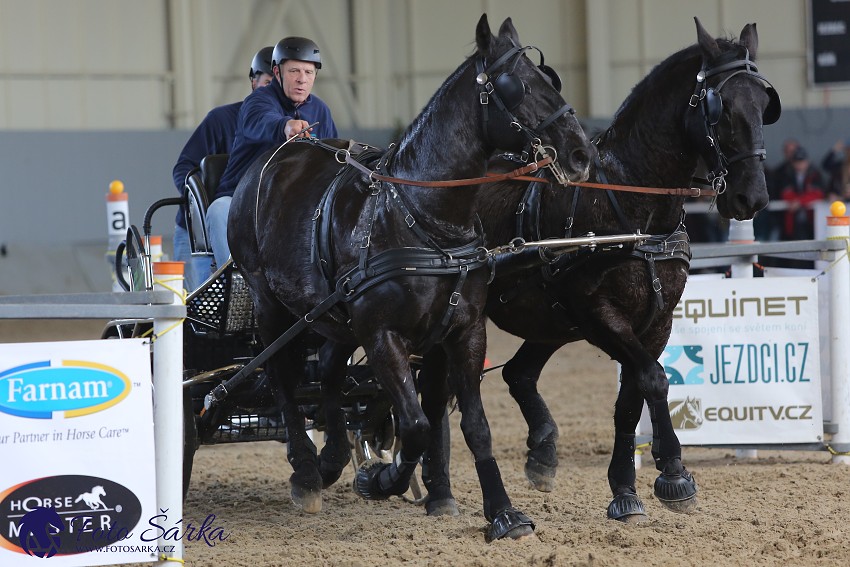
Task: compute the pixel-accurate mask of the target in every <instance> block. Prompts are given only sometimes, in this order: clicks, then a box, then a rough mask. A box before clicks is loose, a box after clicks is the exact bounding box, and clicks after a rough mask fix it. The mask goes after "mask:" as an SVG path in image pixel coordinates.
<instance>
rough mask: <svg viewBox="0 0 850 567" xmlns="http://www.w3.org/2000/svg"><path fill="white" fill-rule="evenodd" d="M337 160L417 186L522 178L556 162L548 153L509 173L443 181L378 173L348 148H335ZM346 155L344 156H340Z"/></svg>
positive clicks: (381, 178)
mask: <svg viewBox="0 0 850 567" xmlns="http://www.w3.org/2000/svg"><path fill="white" fill-rule="evenodd" d="M335 153H336V156H335V157H336V160H337V162H339V163H345V164H348V165H350V166H352V167H354V168H356V169H358V170H360V171H361V172H362V173H364V174H365V175H367V176H368V177H369V180H370V181H373V182H374V181H386V182H388V183H397V184H400V185H415V186H417V187H462V186H465V185H480V184H481V183H495V182H497V181H504V180H505V179H514V178H521V177H522V176H524V175H526V174H527V173H534V172H535V171H537V170H538V169H540V168H541V167H546V166H548V165H550V164H551V163H553V162H554V160H553V159H552V157H551V156H549V155H546V156H545V157H543V158H542V159H540V160H538V161H535V162H532V163H529V164H528V165H525V166H523V167H518V168H517V169H514V170H513V171H509V172H507V173H501V174H497V175H487V176H485V177H472V178H468V179H449V180H443V181H418V180H415V179H402V178H399V177H391V176H389V175H383V174H380V173H377V171H376V170H374V169H369V168H368V167H366V166H365V165H363V164H362V163H360V162H359V161H357V160H356V159H354V158H352V157H351V152H350V151H348V150H335ZM341 155H344V156H345V157H344V158H341V157H340V156H341Z"/></svg>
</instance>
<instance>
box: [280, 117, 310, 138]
mask: <svg viewBox="0 0 850 567" xmlns="http://www.w3.org/2000/svg"><path fill="white" fill-rule="evenodd" d="M312 130H313V129H312V128H310V123H309V122H307V121H306V120H290V121H289V122H287V123H286V127H284V129H283V132H284V133H285V134H286V138H287V139H289V138H291V137H292V136H296V135H297V136H298V137H299V138H309V137H310V132H311V131H312Z"/></svg>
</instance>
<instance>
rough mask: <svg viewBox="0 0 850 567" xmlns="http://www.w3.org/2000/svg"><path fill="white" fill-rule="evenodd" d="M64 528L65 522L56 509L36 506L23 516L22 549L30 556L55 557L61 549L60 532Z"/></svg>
mask: <svg viewBox="0 0 850 567" xmlns="http://www.w3.org/2000/svg"><path fill="white" fill-rule="evenodd" d="M64 530H65V523H64V522H63V521H62V518H61V517H60V516H59V513H58V512H56V509H54V508H48V507H41V506H39V507H38V508H34V509H33V510H31V511H29V512H27V513H26V514H24V517H23V518H21V531H20V539H21V549H23V550H24V552H25V553H26V554H27V555H30V556H33V555H34V556H36V557H41V558H47V557H53V556H54V555H56V552H57V551H59V544H60V541H59V533H60V532H62V531H64Z"/></svg>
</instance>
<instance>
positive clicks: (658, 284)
mask: <svg viewBox="0 0 850 567" xmlns="http://www.w3.org/2000/svg"><path fill="white" fill-rule="evenodd" d="M652 291H654V292H655V293H659V292H660V291H661V280H660V279H658V278H655V279H654V280H652Z"/></svg>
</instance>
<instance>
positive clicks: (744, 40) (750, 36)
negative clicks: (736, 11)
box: [738, 24, 759, 61]
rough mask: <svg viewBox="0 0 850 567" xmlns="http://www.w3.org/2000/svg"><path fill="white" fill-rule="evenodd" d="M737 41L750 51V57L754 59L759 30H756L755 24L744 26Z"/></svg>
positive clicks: (757, 45)
mask: <svg viewBox="0 0 850 567" xmlns="http://www.w3.org/2000/svg"><path fill="white" fill-rule="evenodd" d="M738 43H740V44H741V45H743V46H744V47H746V48H747V51H749V52H750V59H752V60H753V61H755V59H756V52H757V51H758V48H759V32H758V31H756V25H755V24H747V25H745V26H744V29H742V30H741V38H740V39H739V40H738Z"/></svg>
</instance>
